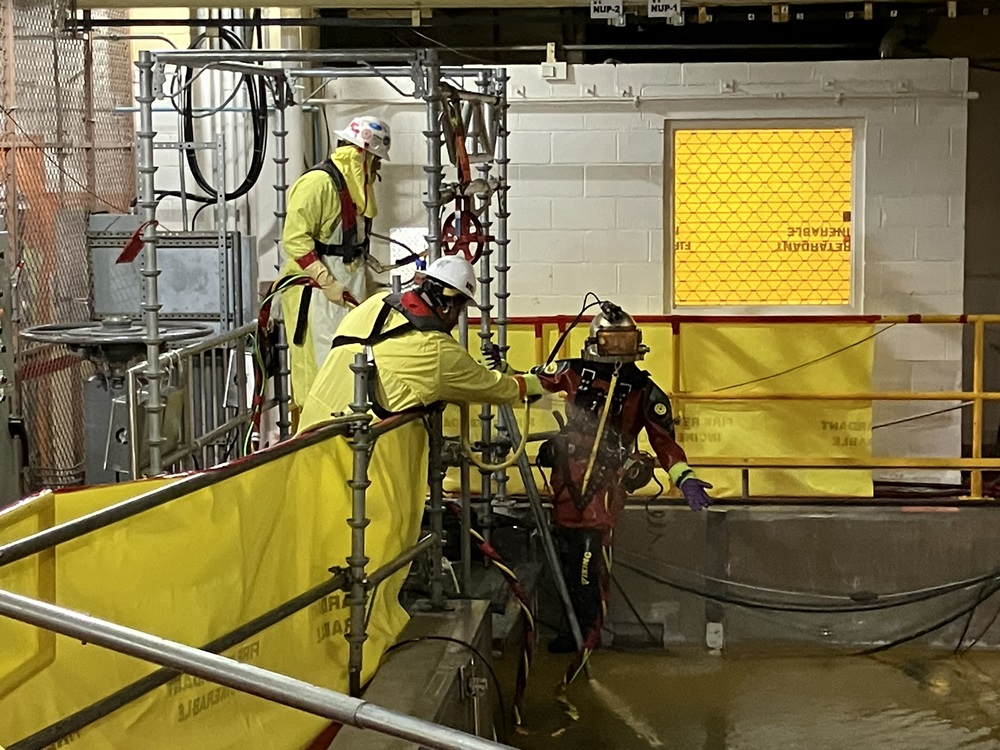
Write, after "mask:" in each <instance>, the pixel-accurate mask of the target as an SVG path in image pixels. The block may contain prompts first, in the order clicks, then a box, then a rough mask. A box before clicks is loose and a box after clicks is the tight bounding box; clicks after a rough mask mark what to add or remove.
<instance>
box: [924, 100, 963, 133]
mask: <svg viewBox="0 0 1000 750" xmlns="http://www.w3.org/2000/svg"><path fill="white" fill-rule="evenodd" d="M916 108H917V120H916V122H917V125H919V126H920V127H923V126H925V125H938V126H942V127H964V126H965V125H966V124H967V123H968V120H969V115H968V108H967V105H966V103H965V102H964V101H961V100H958V99H955V100H952V99H920V100H918V101H917V103H916Z"/></svg>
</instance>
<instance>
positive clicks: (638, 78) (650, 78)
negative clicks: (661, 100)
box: [615, 63, 681, 96]
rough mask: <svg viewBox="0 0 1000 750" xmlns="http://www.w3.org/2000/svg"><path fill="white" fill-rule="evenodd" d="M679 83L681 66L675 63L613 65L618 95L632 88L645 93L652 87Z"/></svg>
mask: <svg viewBox="0 0 1000 750" xmlns="http://www.w3.org/2000/svg"><path fill="white" fill-rule="evenodd" d="M680 85H681V66H680V65H679V64H676V63H645V64H643V63H640V64H637V65H618V66H616V67H615V87H616V92H617V94H618V95H619V96H620V95H621V94H622V92H624V91H628V90H629V89H631V90H632V93H633V95H635V94H641V93H643V94H647V95H649V93H650V92H651V91H652V90H653V89H654V88H663V87H668V86H680Z"/></svg>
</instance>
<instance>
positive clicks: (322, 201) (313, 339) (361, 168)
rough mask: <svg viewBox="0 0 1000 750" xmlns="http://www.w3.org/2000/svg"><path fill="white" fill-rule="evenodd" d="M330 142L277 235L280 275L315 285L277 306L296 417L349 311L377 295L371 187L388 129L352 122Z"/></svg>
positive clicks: (367, 120)
mask: <svg viewBox="0 0 1000 750" xmlns="http://www.w3.org/2000/svg"><path fill="white" fill-rule="evenodd" d="M335 135H336V136H337V138H338V145H337V148H336V149H335V150H334V152H333V153H332V154H331V155H330V157H329V158H328V159H327V160H326V161H324V162H322V163H321V164H319V165H317V166H316V167H314V168H313V169H310V170H309V171H308V172H306V173H305V174H304V175H302V176H301V177H300V178H299V179H298V180H296V181H295V183H294V184H293V185H292V188H291V190H290V192H289V194H288V214H287V217H286V219H285V229H284V234H283V235H282V245H283V247H284V251H285V255H286V256H287V258H288V260H287V262H286V264H285V268H284V275H286V276H287V275H301V274H304V275H306V276H308V277H309V278H310V279H311V280H312V284H310V285H308V286H294V287H291V288H289V289H287V290H286V291H285V292H283V293H282V301H281V306H282V311H283V312H284V318H285V332H286V335H287V339H288V344H289V360H290V365H291V373H292V394H291V396H292V406H293V410H294V411H295V412H296V413H297V412H298V410H299V409H301V407H302V404H303V402H304V401H305V398H306V396H307V395H308V393H309V389H310V387H311V386H312V384H313V381H314V380H315V379H316V373H317V372H318V370H319V367H320V365H322V363H323V360H324V359H325V358H326V355H327V353H328V352H329V351H330V342H331V341H332V340H333V334H334V332H335V331H336V330H337V326H338V325H339V323H340V321H341V320H342V319H343V317H344V315H345V314H346V312H347V309H348V308H347V305H348V303H353V304H356V303H357V301H359V300H364V299H366V298H367V297H368V295H369V294H370V293H371V291H373V288H374V283H373V281H374V280H373V279H372V278H371V274H370V272H369V269H368V264H367V262H366V261H367V258H368V252H369V243H370V235H371V226H372V220H373V219H374V218H375V216H376V214H377V213H378V206H377V204H376V202H375V182H376V181H377V179H378V171H379V167H380V166H381V163H382V161H383V160H385V161H388V160H389V146H390V144H391V142H392V138H391V135H390V130H389V125H388V124H387V123H385V122H383V121H382V120H379V119H377V118H375V117H367V116H366V117H356V118H354V119H353V120H352V121H351V124H350V125H349V126H348V127H347V128H345V129H344V130H339V131H336V133H335ZM313 285H315V286H313Z"/></svg>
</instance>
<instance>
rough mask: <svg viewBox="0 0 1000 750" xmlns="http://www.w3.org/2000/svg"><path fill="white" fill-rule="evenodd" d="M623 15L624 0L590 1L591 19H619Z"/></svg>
mask: <svg viewBox="0 0 1000 750" xmlns="http://www.w3.org/2000/svg"><path fill="white" fill-rule="evenodd" d="M624 15H625V2H624V0H618V2H615V1H614V0H590V17H591V18H621V17H622V16H624Z"/></svg>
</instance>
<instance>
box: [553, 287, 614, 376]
mask: <svg viewBox="0 0 1000 750" xmlns="http://www.w3.org/2000/svg"><path fill="white" fill-rule="evenodd" d="M590 297H593V298H594V302H591V303H590V304H589V305H588V304H587V300H588V299H589V298H590ZM602 301H603V300H602V299H601V298H600V297H598V296H597V295H596V294H594V293H593V292H587V293H586V294H585V295H583V307H582V308H580V312H579V313H577V315H576V317H575V318H573V322H572V323H570V324H569V326H568V327H567V328H566V330H565V331H563V332H562V334H561V335H560V336H559V338H558V339H557V340H556V345H555V346H553V347H552V351H550V352H549V356H548V359H546V360H545V366H546V367H548V366H549V365H550V364H552V361H553V360H554V359H555V358H556V354H558V352H559V349H561V348H562V345H563V342H565V341H566V337H567V336H569V334H570V331H572V330H573V329H574V328H576V327H577V326H578V325H579V324H580V319H581V318H583V316H584V315H585V314H586V312H587V310H589V309H590V308H592V307H594V305H600V304H601V302H602Z"/></svg>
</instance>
